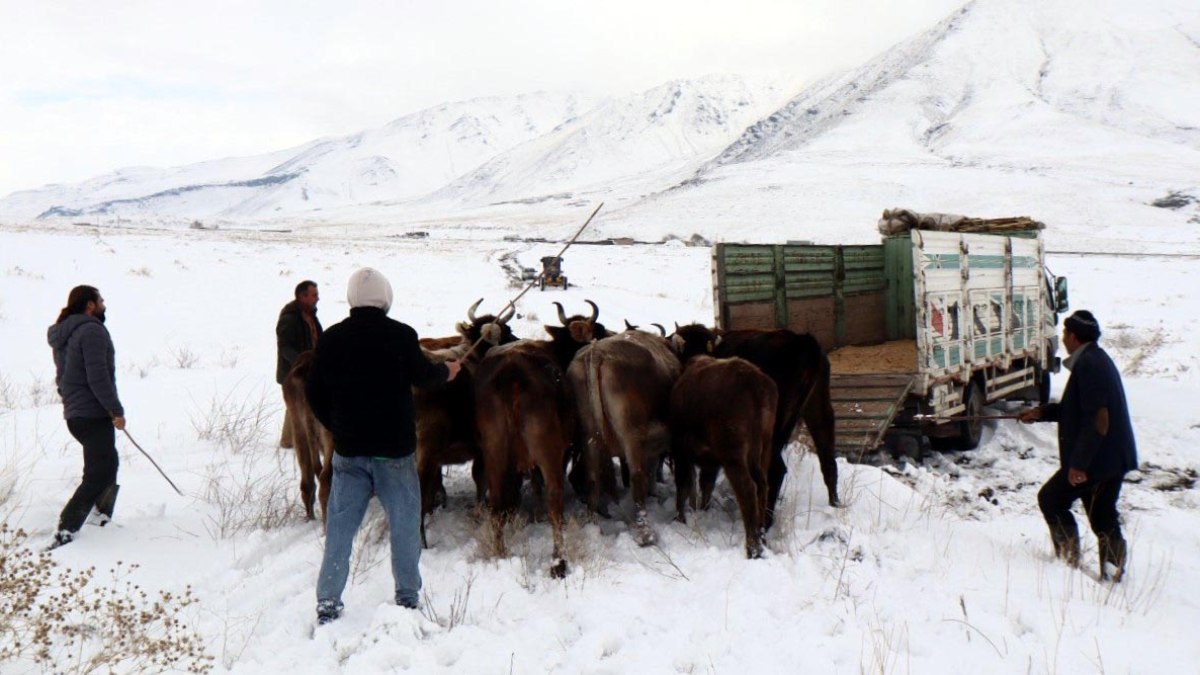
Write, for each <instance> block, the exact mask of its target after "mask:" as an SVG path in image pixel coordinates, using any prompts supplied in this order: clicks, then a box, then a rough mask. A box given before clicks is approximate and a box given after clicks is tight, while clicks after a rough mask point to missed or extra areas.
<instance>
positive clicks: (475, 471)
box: [471, 455, 487, 504]
mask: <svg viewBox="0 0 1200 675" xmlns="http://www.w3.org/2000/svg"><path fill="white" fill-rule="evenodd" d="M471 478H472V479H473V480H474V481H475V503H476V504H483V503H485V502H486V500H487V470H486V468H485V467H484V464H483V456H482V455H480V456H478V457H476V458H475V460H474V461H472V462H471Z"/></svg>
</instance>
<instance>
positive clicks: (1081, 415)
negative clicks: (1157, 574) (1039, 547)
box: [1020, 310, 1138, 581]
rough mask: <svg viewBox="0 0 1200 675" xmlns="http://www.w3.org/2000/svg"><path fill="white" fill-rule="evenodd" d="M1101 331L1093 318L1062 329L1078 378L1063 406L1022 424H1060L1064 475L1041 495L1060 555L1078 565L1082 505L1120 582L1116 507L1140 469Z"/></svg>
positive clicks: (1085, 315)
mask: <svg viewBox="0 0 1200 675" xmlns="http://www.w3.org/2000/svg"><path fill="white" fill-rule="evenodd" d="M1099 339H1100V323H1099V322H1098V321H1097V320H1096V317H1095V316H1093V315H1092V313H1091V312H1089V311H1087V310H1079V311H1077V312H1075V313H1074V314H1072V315H1071V316H1069V317H1067V318H1066V319H1065V320H1064V321H1063V345H1064V346H1065V347H1066V348H1067V353H1068V354H1069V356H1068V357H1067V359H1066V360H1065V361H1064V362H1063V365H1065V366H1066V367H1067V368H1069V369H1070V370H1071V378H1070V379H1069V380H1067V386H1066V389H1065V390H1064V391H1063V397H1062V402H1061V403H1048V404H1046V405H1044V406H1040V407H1037V408H1032V409H1030V410H1026V411H1024V412H1022V413H1021V415H1020V419H1021V421H1022V422H1026V423H1030V422H1037V421H1049V422H1058V455H1059V463H1060V468H1059V470H1058V471H1057V472H1056V473H1055V474H1054V475H1053V476H1051V477H1050V480H1048V481H1046V484H1045V485H1043V486H1042V489H1041V491H1040V492H1038V506H1040V507H1041V509H1042V514H1043V515H1044V516H1045V518H1046V523H1047V524H1048V525H1049V526H1050V538H1051V540H1052V541H1053V542H1054V552H1055V555H1057V556H1058V557H1059V558H1061V559H1063V560H1065V561H1066V562H1067V563H1068V564H1071V565H1074V566H1078V565H1079V528H1078V527H1077V526H1076V524H1075V518H1074V517H1072V516H1071V505H1072V504H1074V503H1075V500H1077V499H1082V500H1083V507H1084V510H1085V511H1086V512H1087V517H1088V521H1089V522H1090V523H1091V526H1092V531H1093V532H1095V533H1096V537H1097V539H1098V542H1099V549H1100V551H1099V552H1100V576H1101V578H1102V579H1107V578H1110V577H1111V578H1112V579H1113V580H1114V581H1120V580H1121V577H1122V576H1123V575H1124V573H1125V561H1126V546H1125V538H1124V537H1123V536H1122V535H1121V523H1120V517H1119V515H1118V514H1117V499H1118V497H1120V495H1121V483H1122V481H1123V480H1124V476H1125V474H1126V473H1127V472H1129V471H1132V470H1134V469H1136V468H1137V464H1138V460H1137V444H1136V443H1135V442H1134V438H1133V425H1132V423H1131V422H1130V420H1129V407H1128V405H1127V404H1126V401H1125V389H1124V387H1123V386H1122V384H1121V373H1120V371H1118V370H1117V366H1116V364H1114V363H1113V361H1112V359H1111V358H1109V356H1108V354H1107V353H1106V352H1105V351H1104V350H1103V349H1101V348H1100V345H1099V344H1097V343H1096V341H1097V340H1099Z"/></svg>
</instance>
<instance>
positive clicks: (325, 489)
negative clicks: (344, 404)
mask: <svg viewBox="0 0 1200 675" xmlns="http://www.w3.org/2000/svg"><path fill="white" fill-rule="evenodd" d="M313 425H314V426H317V425H319V423H318V422H317V421H316V420H315V419H314V420H313ZM313 437H314V438H318V439H320V442H321V448H320V450H321V458H322V460H323V461H322V462H321V472H320V475H318V476H317V481H318V484H319V486H320V487H319V492H318V495H317V498H318V499H319V500H320V502H321V524H322V525H325V524H326V523H327V522H328V520H329V493H330V492H331V491H332V489H333V437H332V436H330V434H329V432H328V431H325V429H324V428H319V429H316V430H315V432H314V433H313Z"/></svg>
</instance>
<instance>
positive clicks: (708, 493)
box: [700, 463, 721, 511]
mask: <svg viewBox="0 0 1200 675" xmlns="http://www.w3.org/2000/svg"><path fill="white" fill-rule="evenodd" d="M720 470H721V465H720V464H708V463H705V464H701V465H700V510H701V511H707V510H708V507H709V506H712V493H713V486H715V485H716V484H717V472H718V471H720Z"/></svg>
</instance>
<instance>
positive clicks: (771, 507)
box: [765, 444, 788, 530]
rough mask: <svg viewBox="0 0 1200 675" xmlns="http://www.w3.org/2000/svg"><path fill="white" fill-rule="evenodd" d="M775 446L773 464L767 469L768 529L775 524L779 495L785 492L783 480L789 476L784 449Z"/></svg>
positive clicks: (772, 451) (772, 456) (772, 452)
mask: <svg viewBox="0 0 1200 675" xmlns="http://www.w3.org/2000/svg"><path fill="white" fill-rule="evenodd" d="M772 445H773V448H772V450H771V463H770V465H769V466H768V467H767V520H766V523H765V525H766V529H768V530H769V529H771V526H772V525H774V524H775V505H776V504H777V503H778V502H779V493H780V492H782V491H783V478H784V476H786V475H787V472H788V470H787V461H786V460H784V458H783V448H781V447H780V446H778V445H774V444H772Z"/></svg>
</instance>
